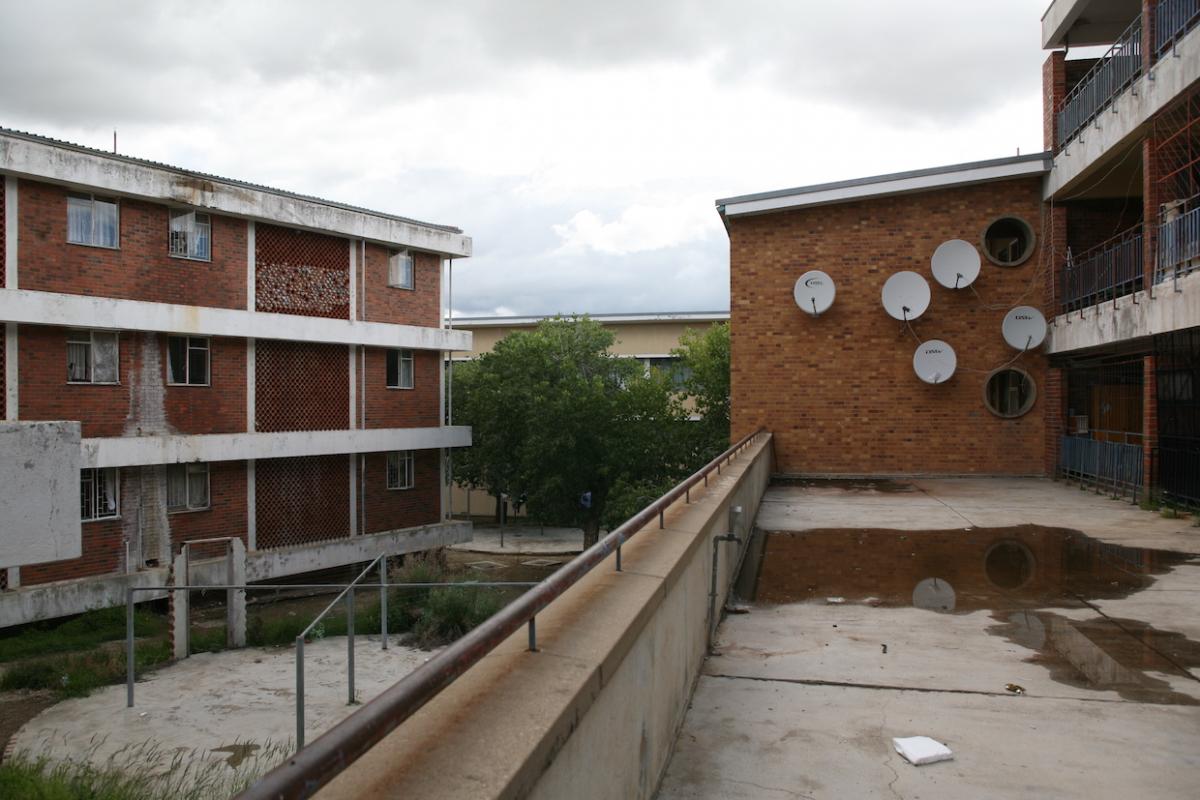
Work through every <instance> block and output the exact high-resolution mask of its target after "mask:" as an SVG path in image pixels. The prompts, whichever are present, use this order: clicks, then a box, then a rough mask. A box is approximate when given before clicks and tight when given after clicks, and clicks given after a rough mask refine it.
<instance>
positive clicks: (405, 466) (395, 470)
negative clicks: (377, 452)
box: [387, 450, 413, 489]
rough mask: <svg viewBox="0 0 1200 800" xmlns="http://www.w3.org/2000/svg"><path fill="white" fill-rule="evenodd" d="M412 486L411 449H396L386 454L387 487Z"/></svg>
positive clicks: (408, 487) (404, 487) (407, 487)
mask: <svg viewBox="0 0 1200 800" xmlns="http://www.w3.org/2000/svg"><path fill="white" fill-rule="evenodd" d="M412 487H413V451H412V450H398V451H396V452H394V453H388V454H387V488H389V489H411V488H412Z"/></svg>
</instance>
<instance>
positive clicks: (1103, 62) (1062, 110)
mask: <svg viewBox="0 0 1200 800" xmlns="http://www.w3.org/2000/svg"><path fill="white" fill-rule="evenodd" d="M1141 74H1142V18H1141V17H1140V16H1139V17H1137V18H1136V19H1134V21H1133V22H1132V23H1131V24H1130V25H1129V27H1128V28H1126V29H1125V31H1124V33H1122V34H1121V36H1120V37H1119V38H1118V39H1117V41H1116V44H1114V45H1113V46H1112V47H1110V48H1109V49H1108V52H1107V53H1105V54H1104V55H1103V56H1101V57H1100V59H1099V60H1098V61H1097V62H1096V63H1095V64H1094V65H1092V68H1091V69H1090V70H1088V73H1087V75H1084V76H1083V80H1081V81H1079V83H1077V84H1075V88H1074V89H1072V90H1071V91H1070V92H1069V93H1068V94H1067V96H1066V97H1064V98H1063V101H1062V104H1061V105H1060V106H1059V109H1058V113H1057V114H1056V115H1055V116H1056V122H1057V125H1056V129H1057V132H1058V136H1057V138H1056V139H1055V144H1057V145H1058V147H1059V148H1060V149H1061V148H1062V147H1063V146H1065V145H1066V143H1067V142H1069V141H1070V140H1071V139H1072V138H1073V137H1074V136H1075V134H1077V133H1078V132H1079V131H1080V130H1081V129H1082V128H1083V127H1084V126H1085V125H1087V124H1088V123H1089V122H1091V121H1092V120H1093V119H1095V118H1096V117H1097V115H1099V113H1100V112H1101V111H1103V110H1104V108H1105V107H1106V106H1108V104H1109V103H1110V102H1112V100H1113V98H1115V97H1116V96H1117V95H1118V94H1120V93H1121V92H1122V91H1124V90H1125V89H1126V88H1127V87H1128V86H1130V85H1131V84H1132V83H1133V82H1134V80H1136V79H1137V78H1138V76H1140V75H1141Z"/></svg>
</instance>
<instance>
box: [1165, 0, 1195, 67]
mask: <svg viewBox="0 0 1200 800" xmlns="http://www.w3.org/2000/svg"><path fill="white" fill-rule="evenodd" d="M1197 22H1200V0H1159V3H1158V7H1157V8H1155V9H1154V58H1155V59H1156V60H1157V59H1160V58H1162V57H1163V54H1164V53H1165V52H1166V51H1167V49H1168V48H1170V47H1174V45H1175V44H1176V43H1177V42H1178V41H1179V40H1180V39H1182V38H1183V36H1184V34H1186V33H1187V32H1188V31H1190V30H1191V29H1192V28H1193V27H1195V25H1196V23H1197Z"/></svg>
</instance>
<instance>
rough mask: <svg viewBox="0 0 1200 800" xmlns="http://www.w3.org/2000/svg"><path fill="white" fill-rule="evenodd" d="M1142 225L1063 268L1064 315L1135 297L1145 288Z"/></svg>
mask: <svg viewBox="0 0 1200 800" xmlns="http://www.w3.org/2000/svg"><path fill="white" fill-rule="evenodd" d="M1142 264H1143V261H1142V226H1141V223H1138V224H1137V225H1135V226H1133V227H1132V228H1130V229H1129V230H1126V231H1124V232H1122V233H1119V234H1117V235H1116V236H1114V237H1113V238H1111V239H1109V240H1108V241H1107V242H1104V243H1102V244H1100V245H1097V246H1096V247H1093V248H1091V249H1090V250H1086V251H1084V252H1083V253H1080V254H1079V256H1077V257H1076V258H1074V259H1072V262H1071V263H1069V264H1067V265H1066V267H1065V268H1064V269H1063V286H1062V308H1063V312H1064V313H1065V312H1068V311H1077V310H1078V309H1081V308H1087V307H1088V306H1093V305H1095V304H1096V303H1101V302H1104V301H1105V300H1112V299H1113V298H1114V297H1121V296H1123V295H1127V294H1133V293H1134V292H1136V291H1138V290H1139V289H1141V288H1142V281H1143V277H1142V276H1143V274H1144V272H1143V267H1142Z"/></svg>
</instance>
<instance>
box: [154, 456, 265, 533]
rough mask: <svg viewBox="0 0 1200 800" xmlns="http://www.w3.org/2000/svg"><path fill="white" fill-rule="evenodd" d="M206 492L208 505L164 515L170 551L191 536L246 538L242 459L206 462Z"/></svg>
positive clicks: (244, 469)
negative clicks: (201, 508)
mask: <svg viewBox="0 0 1200 800" xmlns="http://www.w3.org/2000/svg"><path fill="white" fill-rule="evenodd" d="M208 491H209V496H210V497H211V500H212V506H211V508H209V509H207V510H204V511H185V512H177V513H174V514H168V515H167V521H168V523H169V524H170V526H171V545H172V550H171V551H172V553H174V552H177V551H178V549H179V545H180V543H182V542H185V541H189V540H192V539H211V538H213V537H217V536H237V537H238V538H240V539H241V540H242V541H243V542H244V541H246V462H245V461H218V462H214V463H212V464H209V465H208ZM221 552H223V551H221ZM217 554H219V553H212V555H217ZM194 555H208V554H207V553H206V554H199V553H197V554H194Z"/></svg>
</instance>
